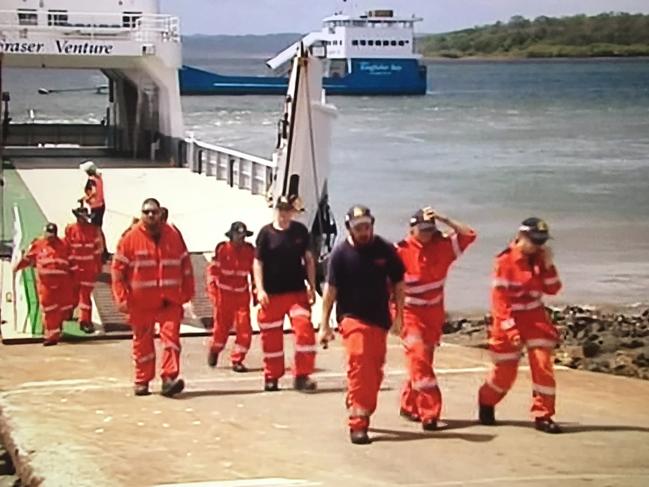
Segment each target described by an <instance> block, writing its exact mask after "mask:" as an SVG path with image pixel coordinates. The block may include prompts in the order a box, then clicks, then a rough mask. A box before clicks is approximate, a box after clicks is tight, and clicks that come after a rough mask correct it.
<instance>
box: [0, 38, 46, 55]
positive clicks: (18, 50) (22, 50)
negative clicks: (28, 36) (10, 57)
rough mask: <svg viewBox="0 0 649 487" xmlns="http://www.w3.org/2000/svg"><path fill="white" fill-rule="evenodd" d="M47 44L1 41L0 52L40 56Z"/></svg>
mask: <svg viewBox="0 0 649 487" xmlns="http://www.w3.org/2000/svg"><path fill="white" fill-rule="evenodd" d="M44 47H45V44H43V43H42V42H27V41H20V42H11V41H3V40H0V52H3V53H7V54H40V53H42V52H43V48H44Z"/></svg>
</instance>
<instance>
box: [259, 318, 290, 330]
mask: <svg viewBox="0 0 649 487" xmlns="http://www.w3.org/2000/svg"><path fill="white" fill-rule="evenodd" d="M257 324H258V325H259V328H261V329H262V330H272V329H274V328H282V327H283V326H284V320H279V321H273V322H269V323H263V322H258V323H257Z"/></svg>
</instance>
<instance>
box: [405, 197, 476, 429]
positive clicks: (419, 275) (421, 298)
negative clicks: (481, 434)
mask: <svg viewBox="0 0 649 487" xmlns="http://www.w3.org/2000/svg"><path fill="white" fill-rule="evenodd" d="M436 222H442V223H444V224H445V225H447V226H448V227H450V228H451V230H452V233H450V234H449V235H446V234H444V233H442V232H441V231H440V230H439V229H438V228H437V224H436ZM475 238H476V233H475V232H474V231H473V229H471V228H470V227H468V226H467V225H465V224H464V223H460V222H457V221H454V220H451V219H450V218H447V217H445V216H444V215H441V214H440V213H438V212H436V211H435V210H433V209H432V208H423V209H421V210H418V211H417V212H416V213H415V214H414V215H413V216H412V217H411V218H410V235H409V236H408V237H407V238H405V239H404V240H402V241H401V242H399V243H398V244H397V247H396V248H397V253H398V254H399V257H401V260H402V261H403V264H404V266H405V268H406V275H405V279H404V281H405V294H406V297H405V307H404V312H403V328H402V330H401V341H402V343H403V346H404V351H405V355H406V363H407V366H408V379H407V380H406V383H405V384H404V387H403V391H402V393H401V416H403V417H405V418H407V419H409V420H411V421H416V422H421V425H422V428H423V429H424V430H425V431H433V430H435V429H437V421H438V420H439V415H440V412H441V410H442V395H441V392H440V388H439V384H438V383H437V378H436V377H435V372H434V370H433V359H434V353H435V347H437V346H439V344H440V340H441V338H442V326H443V325H444V322H445V320H446V312H445V309H444V283H445V281H446V276H447V274H448V271H449V268H450V267H451V265H452V264H453V262H455V260H456V259H457V258H458V257H460V255H462V253H463V252H464V250H465V249H466V248H467V247H468V246H469V245H471V243H473V241H474V240H475Z"/></svg>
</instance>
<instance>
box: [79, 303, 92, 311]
mask: <svg viewBox="0 0 649 487" xmlns="http://www.w3.org/2000/svg"><path fill="white" fill-rule="evenodd" d="M79 309H85V310H91V309H92V307H91V306H90V305H89V304H80V305H79Z"/></svg>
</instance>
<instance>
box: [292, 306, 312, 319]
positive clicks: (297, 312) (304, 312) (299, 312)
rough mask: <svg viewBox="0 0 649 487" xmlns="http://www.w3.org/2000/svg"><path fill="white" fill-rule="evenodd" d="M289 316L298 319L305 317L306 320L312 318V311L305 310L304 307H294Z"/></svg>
mask: <svg viewBox="0 0 649 487" xmlns="http://www.w3.org/2000/svg"><path fill="white" fill-rule="evenodd" d="M288 315H289V316H290V317H291V318H297V317H298V316H305V317H306V318H311V311H309V310H308V309H304V308H303V307H302V306H292V307H291V309H290V310H289V311H288Z"/></svg>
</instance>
